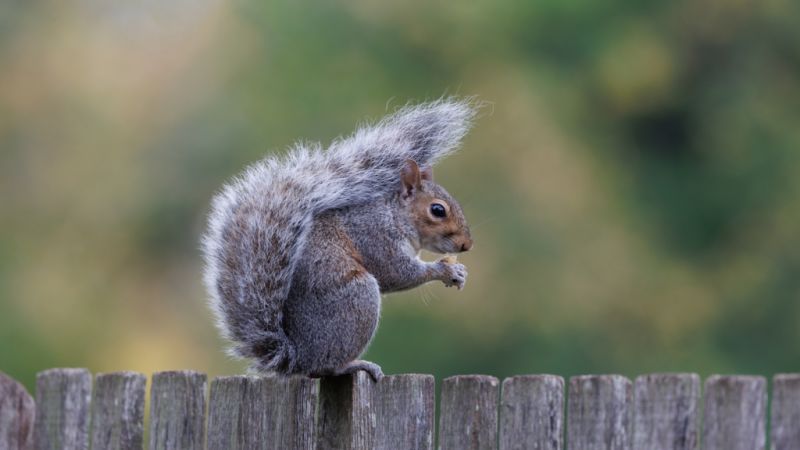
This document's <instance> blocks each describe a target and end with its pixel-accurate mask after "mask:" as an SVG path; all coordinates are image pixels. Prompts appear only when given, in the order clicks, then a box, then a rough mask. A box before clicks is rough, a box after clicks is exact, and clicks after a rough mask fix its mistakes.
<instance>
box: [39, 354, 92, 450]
mask: <svg viewBox="0 0 800 450" xmlns="http://www.w3.org/2000/svg"><path fill="white" fill-rule="evenodd" d="M91 393H92V375H91V374H90V373H89V371H88V370H86V369H50V370H46V371H44V372H39V374H38V375H37V376H36V423H35V425H34V437H33V440H34V447H35V448H36V449H37V450H50V449H52V450H84V449H87V448H89V404H90V401H91Z"/></svg>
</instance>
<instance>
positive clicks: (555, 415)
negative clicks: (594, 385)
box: [500, 375, 564, 450]
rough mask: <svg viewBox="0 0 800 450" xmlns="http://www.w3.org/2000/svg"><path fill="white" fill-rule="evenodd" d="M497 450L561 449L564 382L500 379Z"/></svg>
mask: <svg viewBox="0 0 800 450" xmlns="http://www.w3.org/2000/svg"><path fill="white" fill-rule="evenodd" d="M502 388H503V389H502V393H501V399H500V450H527V449H531V450H561V449H562V448H563V446H564V425H563V424H564V420H563V417H564V379H563V378H561V377H557V376H553V375H520V376H515V377H511V378H506V379H505V380H503V386H502Z"/></svg>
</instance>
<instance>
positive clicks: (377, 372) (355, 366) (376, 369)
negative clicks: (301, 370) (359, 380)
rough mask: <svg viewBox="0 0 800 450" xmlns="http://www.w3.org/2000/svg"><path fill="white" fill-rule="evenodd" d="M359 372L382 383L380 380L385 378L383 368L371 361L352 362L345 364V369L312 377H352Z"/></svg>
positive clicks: (341, 368)
mask: <svg viewBox="0 0 800 450" xmlns="http://www.w3.org/2000/svg"><path fill="white" fill-rule="evenodd" d="M359 370H363V371H364V372H367V373H368V374H369V376H370V377H372V379H373V380H374V381H380V379H381V378H383V371H382V370H381V366H379V365H377V364H375V363H372V362H369V361H364V360H362V359H357V360H355V361H351V362H349V363H347V364H345V365H344V366H343V367H340V368H338V369H334V370H331V371H325V373H314V374H311V377H312V378H318V377H324V376H338V375H350V374H354V373H356V372H358V371H359Z"/></svg>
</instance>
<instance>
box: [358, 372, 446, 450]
mask: <svg viewBox="0 0 800 450" xmlns="http://www.w3.org/2000/svg"><path fill="white" fill-rule="evenodd" d="M434 386H435V381H434V379H433V376H432V375H417V374H407V375H392V376H387V377H383V379H381V381H380V382H378V383H377V384H375V385H374V387H373V389H375V392H374V393H373V404H372V407H373V411H374V413H375V414H376V416H377V417H376V418H377V426H376V430H375V440H374V443H373V444H374V445H373V448H374V449H376V450H394V449H408V450H412V449H413V450H432V449H433V421H434Z"/></svg>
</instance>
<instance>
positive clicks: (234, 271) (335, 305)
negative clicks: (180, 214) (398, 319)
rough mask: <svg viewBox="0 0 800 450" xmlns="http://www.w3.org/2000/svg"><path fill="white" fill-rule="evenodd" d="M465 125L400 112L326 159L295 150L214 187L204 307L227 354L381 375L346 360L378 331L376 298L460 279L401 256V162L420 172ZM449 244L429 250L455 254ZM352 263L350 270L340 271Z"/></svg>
mask: <svg viewBox="0 0 800 450" xmlns="http://www.w3.org/2000/svg"><path fill="white" fill-rule="evenodd" d="M474 114H475V108H474V106H473V104H472V102H470V101H468V100H458V99H443V100H439V101H434V102H431V103H426V104H422V105H417V106H406V107H404V108H401V109H399V110H398V111H397V112H396V113H394V114H392V115H390V116H388V117H386V118H384V119H383V120H381V121H379V122H377V123H375V124H372V125H367V126H364V127H362V128H360V129H358V130H357V131H356V132H355V133H354V134H353V135H351V136H349V137H347V138H345V139H339V140H336V141H334V142H333V143H332V144H331V145H330V147H329V148H328V149H326V150H323V149H322V147H321V146H320V145H319V144H297V145H295V146H294V148H292V149H291V150H290V152H289V153H288V154H287V155H286V156H284V157H268V158H265V159H264V160H262V161H260V162H257V163H255V164H253V165H251V166H250V167H249V168H247V169H246V170H245V171H244V172H243V173H242V174H241V175H240V176H239V177H237V178H235V179H234V180H233V181H231V182H230V183H229V184H227V185H226V186H224V187H223V189H222V190H221V192H220V193H218V194H217V195H216V196H215V198H214V199H213V202H212V207H211V212H210V215H209V219H208V229H207V232H206V234H205V236H204V237H203V247H202V248H203V252H204V256H205V262H206V267H205V275H204V282H205V284H206V287H207V289H208V291H209V293H210V301H209V303H210V305H211V308H212V310H213V311H214V313H215V316H216V321H217V325H218V327H219V329H220V330H221V332H222V334H223V335H224V336H225V337H226V338H227V339H229V340H230V341H232V343H233V347H232V349H231V351H232V354H234V355H236V356H239V357H243V358H249V359H252V360H253V362H254V368H255V369H257V370H259V371H272V372H278V373H285V374H289V373H303V374H310V375H324V374H335V373H346V372H348V371H352V370H357V369H365V370H369V371H370V373H371V374H373V376H379V375H380V369H379V368H378V367H377V366H375V365H373V364H371V363H367V362H362V361H355V362H354V360H355V359H356V358H357V357H358V356H359V355H360V353H361V352H362V351H363V350H364V348H365V347H366V345H367V343H368V342H369V340H370V339H371V337H372V334H373V332H374V330H375V327H376V325H377V320H378V314H379V302H380V292H387V291H392V290H400V289H407V288H410V287H413V286H416V285H419V284H421V283H422V282H425V281H430V280H432V279H442V280H445V281H446V283H447V284H453V283H456V282H457V284H458V285H459V287H460V286H461V285H463V279H464V277H465V276H466V271H465V270H464V268H463V266H462V265H460V264H449V265H446V264H444V263H442V262H439V263H423V262H422V261H419V259H418V258H416V256H415V253H416V252H415V251H412V250H416V251H418V250H419V247H420V245H419V244H417V245H416V246H414V247H416V248H415V249H411V250H409V249H408V248H406V247H408V246H409V244H408V242H413V241H414V239H417V240H418V239H419V238H418V237H417V236H416V235H415V232H414V230H413V225H412V224H411V223H410V222H409V220H407V219H406V218H403V217H400V216H399V215H398V214H397V212H396V211H395V210H396V209H397V205H396V204H395V202H398V201H400V200H399V197H398V191H399V186H400V181H399V176H400V173H401V172H402V171H403V170H404V167H405V164H406V163H407V162H408V161H409V160H410V161H414V162H416V164H418V165H419V166H420V167H428V168H429V167H431V166H432V165H433V164H434V163H435V162H436V161H438V160H439V159H441V158H442V157H444V156H446V155H447V154H449V153H451V152H453V151H454V150H455V149H456V147H457V145H458V144H459V143H460V141H461V139H462V137H463V136H464V135H465V133H466V132H467V130H468V128H469V126H470V124H471V121H472V119H473V117H474ZM415 167H416V166H415ZM420 187H421V188H422V189H426V190H428V191H432V192H434V193H436V194H437V196H438V198H441V199H444V200H446V201H448V202H452V203H451V205H450V208H451V209H456V211H455V213H456V214H458V216H459V217H461V220H463V215H462V213H461V210H460V207H458V204H457V202H455V201H454V200H452V198H451V197H450V196H449V194H447V193H446V191H444V189H442V188H441V187H440V186H438V185H436V184H434V183H433V182H432V181H424V184H421V185H420ZM466 233H467V236H468V229H466ZM452 234H453V233H450V235H452ZM409 239H410V241H409ZM443 239H445V240H446V239H448V238H443ZM450 240H451V241H452V240H453V239H452V238H450ZM437 245H438V244H437ZM447 245H448V244H446V243H445V244H441V245H439V246H438V247H437V248H442V249H443V250H446V251H459V250H458V249H455V250H453V249H451V248H450V247H452V245H451V246H450V247H448V246H447ZM460 245H461V247H462V248H461V249H462V250H463V249H464V248H465V247H464V246H463V244H460ZM470 245H471V241H470ZM423 246H424V245H423ZM466 248H468V247H466ZM386 252H388V253H389V254H390V255H389V256H387V255H386V254H384V253H386ZM395 253H396V254H397V255H395ZM400 254H402V256H398V255H400ZM354 257H355V261H357V264H356V266H357V267H355V266H352V265H348V264H350V262H351V261H353V258H354ZM412 257H413V258H416V260H415V261H411V260H410V259H409V258H412ZM391 258H401V259H403V261H401V262H399V263H398V262H393V263H388V262H387V261H388V260H390V259H391ZM405 259H409V261H405ZM359 268H365V269H366V272H367V273H360V272H359V271H360V269H359ZM343 270H346V271H349V272H347V273H344V272H342V271H343ZM339 272H342V273H339ZM406 272H408V273H406ZM412 272H413V273H412ZM332 343H334V344H332Z"/></svg>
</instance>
